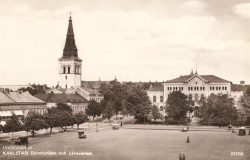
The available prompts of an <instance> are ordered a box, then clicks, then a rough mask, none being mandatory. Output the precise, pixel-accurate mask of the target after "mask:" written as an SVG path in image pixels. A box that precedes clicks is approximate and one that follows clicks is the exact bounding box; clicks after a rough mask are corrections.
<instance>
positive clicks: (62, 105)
mask: <svg viewBox="0 0 250 160" xmlns="http://www.w3.org/2000/svg"><path fill="white" fill-rule="evenodd" d="M57 110H58V111H66V112H68V113H70V114H72V111H73V110H72V108H71V107H70V106H69V105H67V104H65V103H62V102H60V103H58V104H57Z"/></svg>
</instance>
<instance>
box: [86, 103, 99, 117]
mask: <svg viewBox="0 0 250 160" xmlns="http://www.w3.org/2000/svg"><path fill="white" fill-rule="evenodd" d="M86 114H87V115H89V116H93V120H94V118H95V117H96V116H100V115H101V107H100V104H99V103H97V102H96V101H94V100H90V101H89V104H88V106H87V108H86Z"/></svg>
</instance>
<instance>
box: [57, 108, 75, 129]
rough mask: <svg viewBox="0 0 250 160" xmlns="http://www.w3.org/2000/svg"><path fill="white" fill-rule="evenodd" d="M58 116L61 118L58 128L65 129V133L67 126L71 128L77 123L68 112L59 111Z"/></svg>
mask: <svg viewBox="0 0 250 160" xmlns="http://www.w3.org/2000/svg"><path fill="white" fill-rule="evenodd" d="M56 115H57V116H58V118H59V124H58V127H60V128H62V129H64V132H65V131H66V129H67V126H71V125H73V124H74V122H75V119H74V117H73V115H72V114H71V113H69V112H67V111H60V110H58V113H57V114H56ZM64 127H65V128H64Z"/></svg>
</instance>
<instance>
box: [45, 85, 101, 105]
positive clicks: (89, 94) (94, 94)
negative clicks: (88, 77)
mask: <svg viewBox="0 0 250 160" xmlns="http://www.w3.org/2000/svg"><path fill="white" fill-rule="evenodd" d="M46 93H47V94H48V93H54V94H76V93H77V94H78V95H80V96H82V97H83V98H85V99H86V100H88V101H90V100H94V101H96V102H98V103H100V102H101V101H102V100H103V99H104V95H103V94H101V93H99V92H98V91H96V90H93V89H91V88H83V87H76V88H67V89H65V88H63V89H62V88H61V89H57V88H55V89H49V90H47V91H46Z"/></svg>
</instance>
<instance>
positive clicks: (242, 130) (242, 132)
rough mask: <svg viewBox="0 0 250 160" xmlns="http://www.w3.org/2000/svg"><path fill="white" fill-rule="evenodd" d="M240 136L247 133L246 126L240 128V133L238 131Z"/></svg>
mask: <svg viewBox="0 0 250 160" xmlns="http://www.w3.org/2000/svg"><path fill="white" fill-rule="evenodd" d="M238 135H239V136H245V135H246V129H245V127H241V128H240V129H239V133H238Z"/></svg>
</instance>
